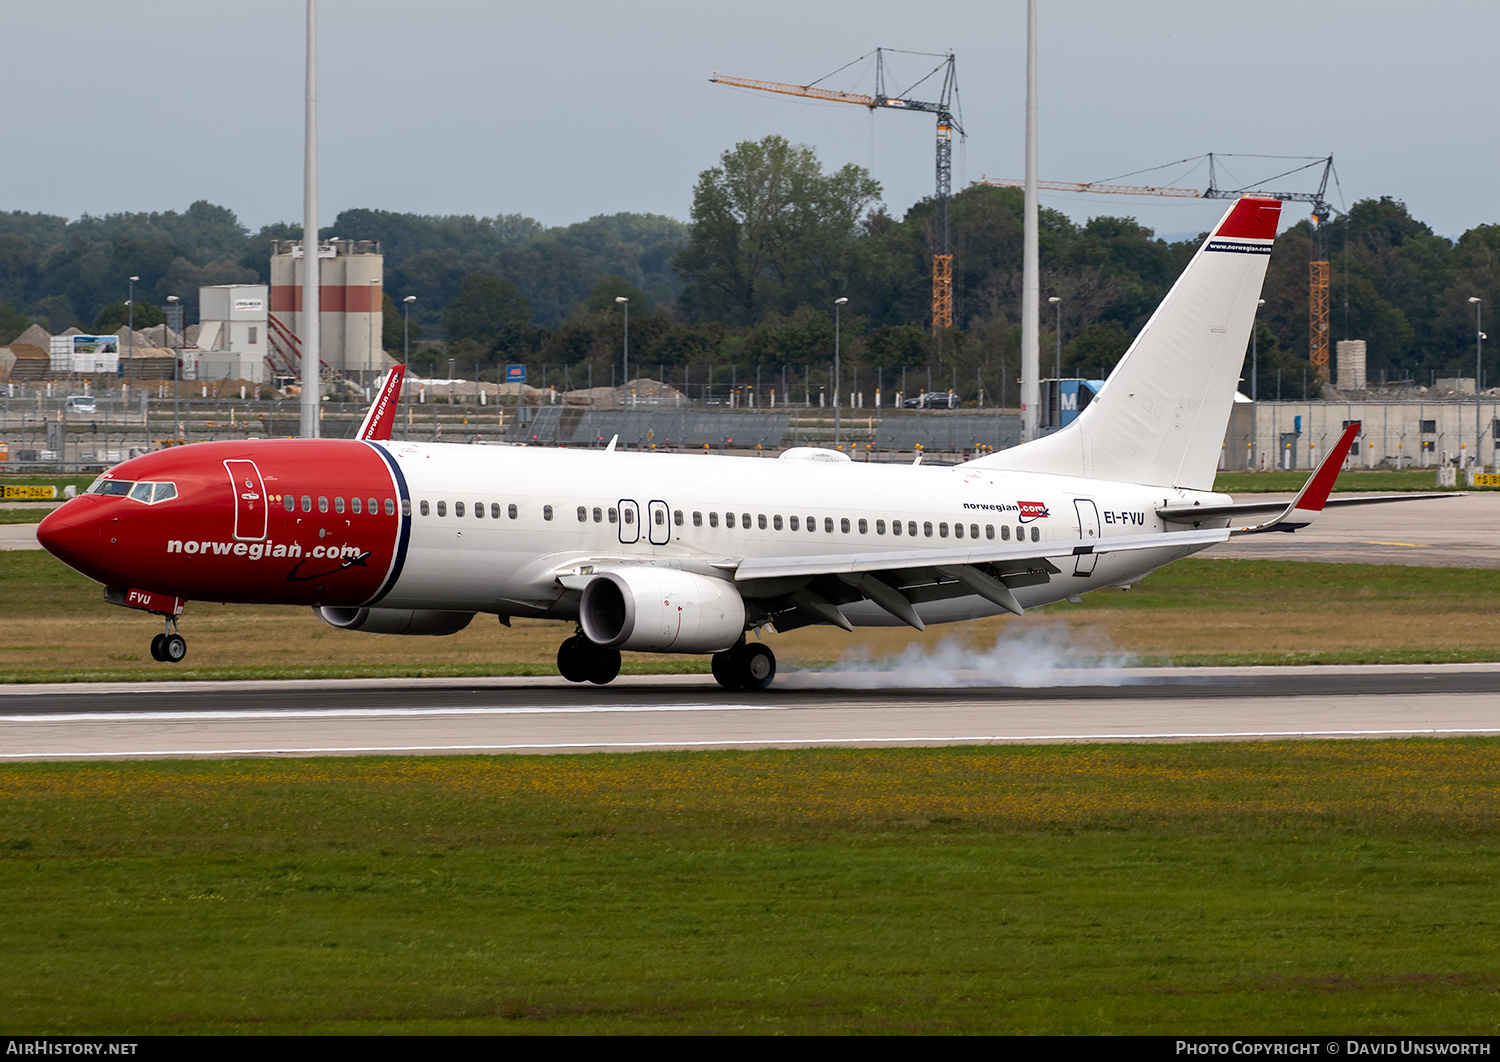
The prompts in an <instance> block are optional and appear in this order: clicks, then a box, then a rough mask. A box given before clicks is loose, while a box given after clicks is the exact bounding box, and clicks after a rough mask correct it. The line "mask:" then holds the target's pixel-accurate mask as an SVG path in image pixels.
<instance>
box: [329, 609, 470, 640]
mask: <svg viewBox="0 0 1500 1062" xmlns="http://www.w3.org/2000/svg"><path fill="white" fill-rule="evenodd" d="M313 611H314V612H316V613H317V614H318V615H319V616H321V617H323V619H324V620H325V621H326V622H328V623H329V624H331V625H332V626H335V627H338V628H340V629H341V630H346V631H364V632H366V633H367V634H456V633H458V632H459V631H461V630H463V629H464V628H465V627H467V626H468V625H469V621H470V620H471V619H473V618H474V613H472V612H444V611H442V610H440V609H435V608H330V607H328V606H327V605H324V606H323V607H322V608H316V609H313Z"/></svg>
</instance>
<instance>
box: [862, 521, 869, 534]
mask: <svg viewBox="0 0 1500 1062" xmlns="http://www.w3.org/2000/svg"><path fill="white" fill-rule="evenodd" d="M859 533H860V534H861V535H868V534H869V533H870V522H869V521H868V520H864V519H861V520H860V522H859Z"/></svg>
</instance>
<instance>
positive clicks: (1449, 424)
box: [1219, 394, 1500, 472]
mask: <svg viewBox="0 0 1500 1062" xmlns="http://www.w3.org/2000/svg"><path fill="white" fill-rule="evenodd" d="M1350 421H1359V423H1360V434H1359V436H1358V438H1357V440H1356V445H1355V448H1354V450H1353V451H1351V453H1350V457H1349V462H1348V467H1350V468H1379V467H1381V466H1385V467H1387V468H1432V467H1435V466H1437V465H1440V464H1444V463H1447V464H1456V465H1459V466H1461V467H1464V468H1473V467H1475V465H1476V464H1477V465H1479V466H1491V465H1494V464H1495V463H1496V457H1495V436H1496V433H1497V431H1500V394H1487V395H1481V396H1479V397H1478V398H1477V399H1470V400H1469V401H1467V402H1464V401H1456V400H1454V399H1452V398H1448V397H1445V398H1443V399H1441V400H1438V399H1434V400H1433V401H1424V400H1422V399H1420V398H1418V399H1415V400H1412V399H1407V400H1403V401H1365V402H1356V401H1344V402H1322V401H1314V402H1260V403H1251V402H1238V403H1236V404H1235V407H1234V410H1233V412H1232V414H1231V415H1230V418H1229V429H1228V431H1227V432H1225V436H1224V451H1223V457H1222V458H1221V460H1220V462H1219V467H1220V468H1221V469H1223V470H1225V471H1230V472H1235V471H1242V470H1245V469H1261V470H1270V469H1276V468H1285V469H1302V470H1304V471H1305V470H1307V469H1310V468H1313V467H1314V466H1316V465H1317V463H1318V462H1319V461H1320V460H1322V457H1323V454H1325V453H1326V452H1327V449H1328V447H1330V446H1332V445H1333V444H1334V443H1335V442H1337V441H1338V438H1339V435H1340V434H1342V433H1343V430H1344V426H1345V425H1346V424H1348V423H1349V422H1350ZM1476 454H1477V457H1478V460H1477V461H1476Z"/></svg>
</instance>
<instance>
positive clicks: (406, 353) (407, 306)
mask: <svg viewBox="0 0 1500 1062" xmlns="http://www.w3.org/2000/svg"><path fill="white" fill-rule="evenodd" d="M416 301H417V297H416V296H415V295H408V296H407V297H406V298H404V299H402V300H401V312H402V315H403V318H402V322H401V327H402V330H403V331H404V333H405V334H404V335H403V336H402V342H403V344H404V347H403V351H402V355H401V357H402V360H403V361H404V362H405V363H406V371H407V372H410V371H411V304H412V303H414V302H416ZM401 437H402V438H403V439H410V438H411V388H407V389H406V427H405V429H404V430H403V432H402V436H401Z"/></svg>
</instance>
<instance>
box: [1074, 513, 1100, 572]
mask: <svg viewBox="0 0 1500 1062" xmlns="http://www.w3.org/2000/svg"><path fill="white" fill-rule="evenodd" d="M1073 508H1074V510H1075V511H1076V512H1077V513H1078V537H1079V538H1081V539H1083V544H1084V545H1085V546H1092V547H1094V548H1095V549H1097V548H1098V546H1099V507H1098V506H1097V505H1095V504H1094V503H1093V501H1092V500H1091V499H1089V498H1075V499H1074V500H1073ZM1098 563H1099V556H1098V554H1096V553H1094V552H1092V551H1090V552H1088V553H1080V554H1078V557H1077V559H1076V560H1075V562H1074V564H1073V574H1074V575H1093V574H1094V565H1096V564H1098Z"/></svg>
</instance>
